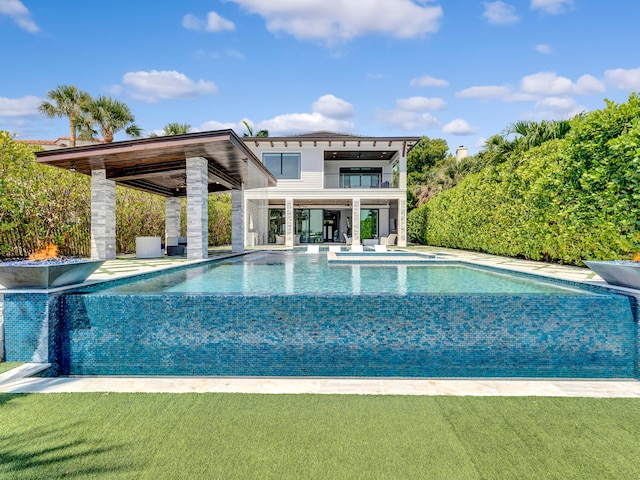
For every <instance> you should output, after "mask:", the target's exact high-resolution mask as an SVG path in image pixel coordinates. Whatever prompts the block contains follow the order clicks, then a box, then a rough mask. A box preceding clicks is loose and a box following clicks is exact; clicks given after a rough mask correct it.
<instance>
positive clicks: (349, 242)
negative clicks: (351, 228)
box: [343, 233, 353, 245]
mask: <svg viewBox="0 0 640 480" xmlns="http://www.w3.org/2000/svg"><path fill="white" fill-rule="evenodd" d="M343 235H344V242H345V243H346V244H347V245H351V243H352V242H353V238H351V237H348V236H347V234H346V233H343Z"/></svg>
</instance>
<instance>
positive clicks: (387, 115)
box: [376, 109, 440, 132]
mask: <svg viewBox="0 0 640 480" xmlns="http://www.w3.org/2000/svg"><path fill="white" fill-rule="evenodd" d="M376 117H377V119H378V121H380V122H382V123H384V124H386V125H387V126H389V127H391V128H399V129H401V130H406V131H409V132H412V131H413V132H415V131H424V130H430V129H433V128H438V126H439V125H440V124H439V122H438V120H437V119H436V118H435V117H434V116H433V115H431V114H430V113H419V112H410V111H406V110H399V109H396V110H378V112H377V114H376Z"/></svg>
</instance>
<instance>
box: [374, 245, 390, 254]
mask: <svg viewBox="0 0 640 480" xmlns="http://www.w3.org/2000/svg"><path fill="white" fill-rule="evenodd" d="M373 249H374V250H375V251H376V252H377V253H384V252H386V251H387V246H386V245H374V246H373Z"/></svg>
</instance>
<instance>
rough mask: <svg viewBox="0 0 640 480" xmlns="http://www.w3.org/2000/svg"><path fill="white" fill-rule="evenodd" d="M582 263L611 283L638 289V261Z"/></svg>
mask: <svg viewBox="0 0 640 480" xmlns="http://www.w3.org/2000/svg"><path fill="white" fill-rule="evenodd" d="M584 263H585V265H586V266H587V267H589V268H590V269H591V270H593V271H594V272H596V273H597V274H598V275H600V276H601V277H602V279H603V280H604V281H605V282H607V283H609V284H611V285H617V286H619V287H628V288H635V289H638V290H640V263H638V262H631V261H624V260H615V261H611V262H597V261H589V262H584Z"/></svg>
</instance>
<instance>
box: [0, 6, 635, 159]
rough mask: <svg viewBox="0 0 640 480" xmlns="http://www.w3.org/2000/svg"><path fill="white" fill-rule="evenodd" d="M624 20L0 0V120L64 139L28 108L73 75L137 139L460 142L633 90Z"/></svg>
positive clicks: (564, 11)
mask: <svg viewBox="0 0 640 480" xmlns="http://www.w3.org/2000/svg"><path fill="white" fill-rule="evenodd" d="M638 19H640V1H637V0H609V1H606V2H605V1H602V0H508V1H476V0H440V1H433V0H181V1H179V2H178V1H168V0H166V1H160V0H146V1H131V0H126V1H125V0H109V1H108V2H92V1H91V2H88V1H82V0H57V1H45V0H0V44H1V45H3V47H4V48H3V55H2V57H3V62H2V64H3V68H2V69H0V130H8V131H9V132H11V133H13V134H15V135H16V138H18V139H47V140H53V139H56V138H58V137H60V136H65V135H68V131H69V128H68V121H67V119H49V118H46V117H44V116H43V115H41V114H39V113H38V105H39V103H40V102H42V101H43V100H45V99H46V95H47V92H48V91H49V90H52V89H55V88H56V87H57V86H59V85H75V86H76V87H78V88H79V89H81V90H84V91H87V92H88V93H89V94H91V95H93V96H98V95H106V96H110V97H112V98H114V99H117V100H120V101H123V102H125V103H126V104H127V105H128V106H129V108H130V109H131V111H132V113H133V115H134V116H135V121H136V124H137V125H138V126H140V127H141V128H142V129H143V130H144V133H143V135H144V136H147V135H148V134H150V133H151V132H160V131H161V130H162V128H163V126H164V125H166V124H168V123H171V122H179V123H187V124H189V125H191V127H192V129H193V131H205V130H215V129H221V128H233V129H234V130H235V131H236V132H237V133H238V134H239V135H242V134H243V133H245V132H246V128H245V127H244V125H243V123H242V121H243V120H244V121H246V122H247V123H249V125H251V126H252V128H253V129H254V130H255V131H257V130H260V129H267V130H269V133H270V135H271V136H282V135H295V134H300V133H309V132H314V131H320V130H324V131H331V132H337V133H346V134H355V135H364V136H422V135H426V136H428V137H430V138H444V139H445V140H446V141H447V143H448V145H449V147H450V149H451V151H452V152H453V151H455V149H456V148H457V147H458V146H460V145H464V146H467V147H468V148H469V152H470V153H475V152H477V151H478V150H479V149H480V148H482V145H483V144H484V142H485V140H486V139H487V138H488V137H490V136H491V135H494V134H496V133H502V132H504V131H505V130H506V129H507V128H508V127H509V125H511V124H512V123H514V122H516V121H519V120H536V121H540V120H550V119H567V118H571V117H572V116H574V115H575V114H577V113H580V112H583V111H589V110H595V109H599V108H602V107H604V105H605V104H604V99H610V100H612V101H615V102H620V103H621V102H625V101H626V100H627V98H628V96H629V94H630V93H631V92H634V91H640V55H638V48H639V47H638V45H640V28H638V25H637V24H638ZM126 139H127V137H126V136H125V135H124V134H122V133H120V134H117V135H116V140H126Z"/></svg>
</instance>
